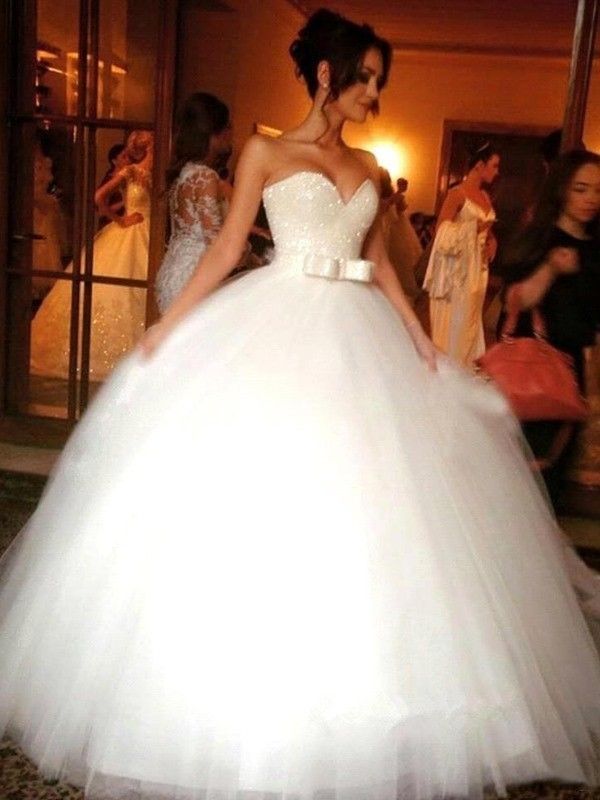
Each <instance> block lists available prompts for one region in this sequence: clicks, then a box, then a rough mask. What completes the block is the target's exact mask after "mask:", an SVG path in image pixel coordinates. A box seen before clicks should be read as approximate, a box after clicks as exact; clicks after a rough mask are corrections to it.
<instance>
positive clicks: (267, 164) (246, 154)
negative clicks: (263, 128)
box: [240, 133, 287, 171]
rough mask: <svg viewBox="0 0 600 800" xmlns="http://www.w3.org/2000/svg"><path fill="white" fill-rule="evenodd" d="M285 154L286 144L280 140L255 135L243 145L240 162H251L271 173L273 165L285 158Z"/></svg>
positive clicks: (259, 134) (260, 134)
mask: <svg viewBox="0 0 600 800" xmlns="http://www.w3.org/2000/svg"><path fill="white" fill-rule="evenodd" d="M286 153H287V147H286V143H285V142H284V141H283V140H282V139H281V138H274V137H272V136H265V135H264V134H262V133H255V134H253V135H252V136H251V137H250V138H249V139H248V141H247V142H246V144H245V145H244V149H243V150H242V154H241V156H240V160H241V159H244V161H247V162H248V161H250V162H253V163H254V164H255V165H256V166H258V167H260V168H261V169H263V170H264V169H265V168H268V171H271V170H272V169H273V165H274V164H275V163H277V162H278V161H279V160H280V159H283V158H285V156H286Z"/></svg>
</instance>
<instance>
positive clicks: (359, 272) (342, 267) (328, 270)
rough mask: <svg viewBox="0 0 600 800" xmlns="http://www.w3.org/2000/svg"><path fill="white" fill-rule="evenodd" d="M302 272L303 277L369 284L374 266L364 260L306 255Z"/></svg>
mask: <svg viewBox="0 0 600 800" xmlns="http://www.w3.org/2000/svg"><path fill="white" fill-rule="evenodd" d="M302 271H303V272H304V274H305V275H313V276H315V277H318V278H329V279H330V280H336V281H361V282H362V283H371V281H372V280H373V275H374V273H375V264H374V263H373V262H372V261H366V260H365V259H364V258H330V257H329V256H318V255H313V254H312V253H308V254H307V255H305V256H303V263H302Z"/></svg>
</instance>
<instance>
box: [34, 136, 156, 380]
mask: <svg viewBox="0 0 600 800" xmlns="http://www.w3.org/2000/svg"><path fill="white" fill-rule="evenodd" d="M153 143H154V142H153V136H152V133H150V132H149V131H133V132H132V133H131V134H130V135H129V138H128V140H127V159H128V161H129V164H128V166H126V167H124V168H123V169H120V170H119V171H118V172H117V173H116V174H115V176H114V177H113V178H111V179H110V180H109V181H107V182H106V183H105V184H104V185H103V186H101V187H100V189H98V191H97V192H96V196H95V200H96V204H97V205H98V209H99V212H100V214H101V215H103V216H106V217H109V218H110V219H111V220H112V221H111V222H110V224H108V225H106V226H105V227H104V228H102V230H101V231H100V232H99V233H98V234H97V235H96V238H95V239H94V248H93V267H92V269H93V272H94V275H102V276H103V277H106V278H135V279H138V280H145V279H146V276H147V272H148V233H149V226H150V186H151V172H152V158H153ZM119 186H123V187H124V195H125V208H126V213H125V215H124V216H119V214H118V213H117V210H115V209H114V208H112V207H110V206H109V205H108V198H109V196H110V195H111V193H112V192H114V191H115V189H116V188H117V187H119ZM84 269H85V252H83V251H82V253H81V271H82V272H83V271H84ZM72 271H73V265H72V264H70V265H69V266H68V267H67V269H66V273H67V274H68V273H72ZM71 297H72V283H71V281H70V280H58V281H56V283H55V284H54V286H53V288H52V290H51V291H50V293H49V294H48V295H47V296H46V298H45V299H44V302H43V303H42V305H41V306H40V309H39V311H38V312H37V314H36V315H35V318H34V320H33V322H32V325H31V371H32V373H34V374H36V375H43V376H45V377H53V378H68V375H69V351H70V336H71ZM145 317H146V290H145V289H142V288H137V287H130V286H121V285H118V284H111V283H97V284H94V286H93V289H92V335H91V339H90V368H89V370H90V372H89V374H90V379H91V380H93V381H94V380H95V381H100V380H103V379H104V378H106V377H107V375H108V374H109V373H110V372H111V370H112V368H113V367H114V365H115V363H116V362H117V361H118V359H119V358H120V357H121V356H122V355H123V354H124V353H126V352H128V351H129V350H131V349H132V348H133V346H134V345H135V343H136V342H137V340H138V339H139V338H140V336H141V335H142V333H143V332H144V327H145ZM79 341H80V342H81V330H80V336H79Z"/></svg>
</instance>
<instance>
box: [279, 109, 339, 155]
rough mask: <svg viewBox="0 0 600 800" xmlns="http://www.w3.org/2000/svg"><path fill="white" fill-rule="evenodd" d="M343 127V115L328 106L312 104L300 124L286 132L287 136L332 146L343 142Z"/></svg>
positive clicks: (322, 145)
mask: <svg viewBox="0 0 600 800" xmlns="http://www.w3.org/2000/svg"><path fill="white" fill-rule="evenodd" d="M343 127H344V119H343V117H341V116H340V115H339V114H337V113H335V112H334V111H333V110H332V109H330V108H327V107H325V108H323V106H321V105H319V104H314V105H313V106H312V108H311V109H310V111H309V113H308V115H307V116H306V117H305V119H304V120H303V121H302V122H301V123H300V125H298V127H297V128H295V129H294V130H293V131H290V132H289V133H288V134H287V138H290V139H301V140H302V141H305V142H311V143H313V144H317V145H319V146H320V147H331V148H333V147H337V146H339V145H341V144H343V140H342V129H343Z"/></svg>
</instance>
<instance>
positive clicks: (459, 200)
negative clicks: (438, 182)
mask: <svg viewBox="0 0 600 800" xmlns="http://www.w3.org/2000/svg"><path fill="white" fill-rule="evenodd" d="M464 202H465V198H464V195H463V193H462V192H461V191H459V190H458V189H451V190H450V191H449V192H448V194H447V195H446V197H445V199H444V202H443V203H442V207H441V209H440V213H439V214H438V218H437V222H436V226H435V230H436V232H437V231H438V230H439V227H440V225H441V224H442V222H454V219H455V217H456V215H457V214H458V212H459V211H460V210H461V208H462V207H463V205H464Z"/></svg>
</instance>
